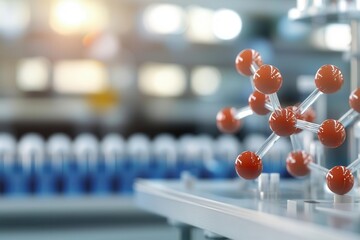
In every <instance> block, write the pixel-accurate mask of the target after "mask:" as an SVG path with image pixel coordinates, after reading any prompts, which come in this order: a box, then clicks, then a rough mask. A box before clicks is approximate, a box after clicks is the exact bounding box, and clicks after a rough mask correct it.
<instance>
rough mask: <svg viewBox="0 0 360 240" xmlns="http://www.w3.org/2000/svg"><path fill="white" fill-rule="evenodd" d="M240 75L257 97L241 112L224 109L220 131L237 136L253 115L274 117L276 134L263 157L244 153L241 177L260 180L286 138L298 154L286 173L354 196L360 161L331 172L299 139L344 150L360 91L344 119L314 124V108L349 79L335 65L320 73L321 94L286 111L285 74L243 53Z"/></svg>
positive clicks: (264, 147)
mask: <svg viewBox="0 0 360 240" xmlns="http://www.w3.org/2000/svg"><path fill="white" fill-rule="evenodd" d="M235 65H236V69H237V71H238V72H239V73H240V74H242V75H245V76H248V77H250V82H251V85H252V88H253V93H252V94H251V95H250V96H249V100H248V101H249V106H246V107H243V108H240V109H236V108H224V109H222V110H221V111H220V112H219V113H218V114H217V116H216V120H217V126H218V128H219V130H220V131H222V132H225V133H233V132H235V131H237V130H238V129H239V128H240V126H241V119H243V118H245V117H247V116H250V115H252V114H254V113H255V114H258V115H266V114H268V113H271V114H270V117H269V126H270V129H271V130H272V134H271V135H270V136H269V137H268V138H267V140H266V141H265V142H264V144H263V145H262V146H261V147H260V149H259V150H258V151H257V152H251V151H244V152H242V153H241V154H240V155H239V156H238V157H237V159H236V160H235V169H236V172H237V174H238V175H239V176H240V177H242V178H245V179H255V178H257V177H258V176H259V175H260V174H261V172H262V168H263V165H262V160H261V159H262V158H263V157H264V155H265V154H266V153H267V152H268V151H269V150H270V149H271V147H272V146H273V144H274V143H275V142H276V141H277V140H278V139H279V138H280V137H287V136H290V140H291V143H292V146H293V151H292V152H291V153H289V155H288V157H287V159H286V168H287V170H288V172H289V173H290V174H291V175H292V176H294V177H302V176H306V175H307V174H309V172H310V169H311V170H316V171H318V172H321V173H323V174H324V175H326V183H327V186H328V187H329V189H330V190H331V191H332V192H333V193H335V194H338V195H344V194H346V193H348V192H349V191H350V190H351V189H352V187H353V185H354V176H353V173H354V172H355V171H357V170H358V169H359V168H360V158H358V159H356V160H355V161H353V162H352V163H351V164H350V165H349V166H347V167H345V166H335V167H333V168H332V169H330V170H328V169H326V168H324V167H322V166H320V165H319V164H316V163H314V161H313V158H312V156H311V155H310V154H308V153H306V152H305V151H304V150H303V147H302V144H301V142H300V140H299V136H298V135H297V134H298V133H299V132H300V131H302V130H308V131H311V132H314V133H316V134H317V137H318V139H319V141H320V142H321V143H322V144H323V145H324V146H326V147H329V148H336V147H339V146H340V145H342V144H343V142H344V141H345V138H346V132H345V128H346V127H347V126H348V125H350V124H351V122H352V121H353V120H354V119H355V118H356V117H357V116H358V115H359V113H360V89H359V88H358V89H356V90H355V91H353V92H352V93H351V95H350V98H349V104H350V110H349V111H347V112H346V113H345V114H344V115H343V116H342V117H341V118H340V119H338V120H335V119H327V120H325V121H323V122H322V123H321V124H320V125H319V124H316V123H313V121H314V120H315V114H314V112H313V110H311V108H310V107H311V105H312V104H313V103H314V102H315V101H316V100H317V99H318V98H319V97H320V96H321V95H322V94H331V93H335V92H337V91H338V90H340V88H341V86H342V85H343V82H344V78H343V75H342V73H341V71H340V70H339V68H337V67H336V66H334V65H330V64H329V65H324V66H322V67H320V68H319V69H318V71H317V73H316V75H315V85H316V89H315V90H314V91H313V92H312V93H311V94H310V95H309V96H308V97H307V98H306V99H305V100H304V101H303V102H302V103H300V104H299V105H297V106H288V107H282V106H281V105H280V102H279V99H278V96H277V93H276V92H277V91H278V90H279V89H280V88H281V85H282V76H281V73H280V71H279V70H278V69H277V68H276V67H274V66H272V65H266V64H263V62H262V59H261V56H260V54H259V53H258V52H257V51H255V50H252V49H246V50H243V51H241V52H240V53H239V54H238V56H237V58H236V61H235Z"/></svg>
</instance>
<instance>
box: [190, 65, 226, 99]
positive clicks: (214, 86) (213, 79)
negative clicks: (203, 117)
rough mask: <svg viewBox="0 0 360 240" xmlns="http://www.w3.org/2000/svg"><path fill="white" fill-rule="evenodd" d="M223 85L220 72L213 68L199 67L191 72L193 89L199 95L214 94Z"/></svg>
mask: <svg viewBox="0 0 360 240" xmlns="http://www.w3.org/2000/svg"><path fill="white" fill-rule="evenodd" d="M220 83H221V74H220V71H219V70H218V69H217V68H215V67H211V66H199V67H196V68H194V69H193V70H192V72H191V89H192V91H193V92H194V93H195V94H197V95H202V96H206V95H211V94H214V93H215V92H216V91H217V90H218V88H219V86H220Z"/></svg>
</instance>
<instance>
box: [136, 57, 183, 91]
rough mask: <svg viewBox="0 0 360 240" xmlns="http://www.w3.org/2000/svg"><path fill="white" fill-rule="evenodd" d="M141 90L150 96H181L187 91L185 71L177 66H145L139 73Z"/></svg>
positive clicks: (152, 64) (151, 64) (156, 64)
mask: <svg viewBox="0 0 360 240" xmlns="http://www.w3.org/2000/svg"><path fill="white" fill-rule="evenodd" d="M139 89H140V91H141V92H142V93H144V94H147V95H150V96H157V97H177V96H181V95H183V94H184V93H185V90H186V73H185V70H184V68H183V67H181V66H180V65H176V64H160V63H148V64H145V65H144V66H142V67H141V68H140V72H139Z"/></svg>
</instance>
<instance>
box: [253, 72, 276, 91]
mask: <svg viewBox="0 0 360 240" xmlns="http://www.w3.org/2000/svg"><path fill="white" fill-rule="evenodd" d="M254 85H255V87H256V89H257V90H258V91H259V92H262V93H264V94H272V93H276V92H277V91H278V90H279V89H280V87H281V85H282V76H281V74H280V71H279V69H277V68H276V67H274V66H271V65H262V66H261V67H260V68H259V69H258V70H257V71H256V73H255V75H254Z"/></svg>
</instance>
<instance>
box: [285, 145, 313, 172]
mask: <svg viewBox="0 0 360 240" xmlns="http://www.w3.org/2000/svg"><path fill="white" fill-rule="evenodd" d="M312 161H313V159H312V157H311V155H310V154H307V153H306V152H304V151H295V152H291V153H289V155H288V157H287V158H286V169H287V170H288V172H289V173H290V174H291V175H292V176H294V177H303V176H306V175H308V174H309V172H310V169H309V168H308V164H309V163H310V162H312Z"/></svg>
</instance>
